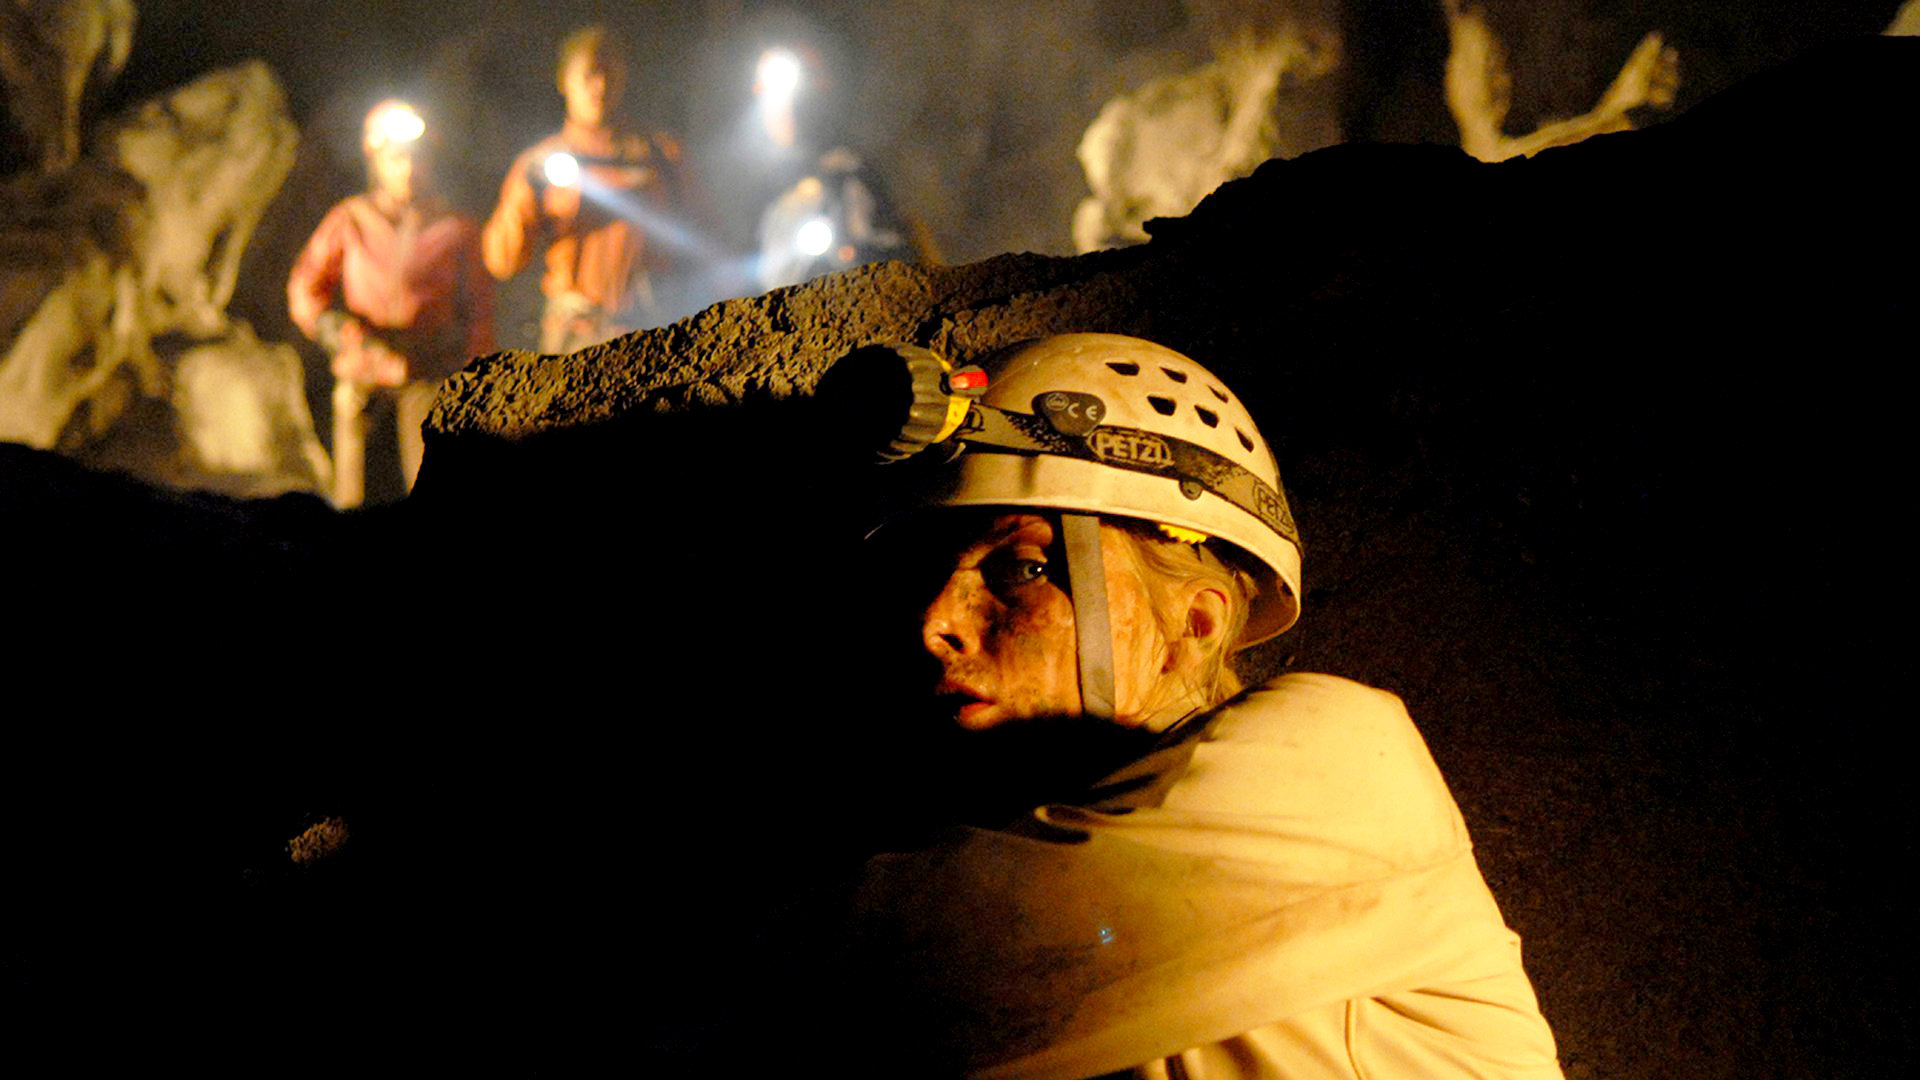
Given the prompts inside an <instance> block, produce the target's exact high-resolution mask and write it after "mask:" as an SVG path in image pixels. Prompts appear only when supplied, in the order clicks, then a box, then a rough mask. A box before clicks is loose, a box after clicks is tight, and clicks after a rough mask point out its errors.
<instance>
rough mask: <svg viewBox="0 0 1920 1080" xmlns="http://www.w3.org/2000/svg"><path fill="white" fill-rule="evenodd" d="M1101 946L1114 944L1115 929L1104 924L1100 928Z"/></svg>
mask: <svg viewBox="0 0 1920 1080" xmlns="http://www.w3.org/2000/svg"><path fill="white" fill-rule="evenodd" d="M1100 944H1102V945H1111V944H1113V927H1111V926H1106V925H1104V924H1103V925H1102V926H1101V927H1100Z"/></svg>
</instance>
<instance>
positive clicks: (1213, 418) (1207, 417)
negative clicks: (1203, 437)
mask: <svg viewBox="0 0 1920 1080" xmlns="http://www.w3.org/2000/svg"><path fill="white" fill-rule="evenodd" d="M1193 411H1194V412H1197V413H1199V414H1200V422H1201V423H1203V424H1205V425H1207V426H1208V427H1219V426H1220V414H1219V413H1217V412H1214V411H1213V410H1212V409H1203V408H1201V407H1200V406H1198V405H1195V406H1194V407H1193Z"/></svg>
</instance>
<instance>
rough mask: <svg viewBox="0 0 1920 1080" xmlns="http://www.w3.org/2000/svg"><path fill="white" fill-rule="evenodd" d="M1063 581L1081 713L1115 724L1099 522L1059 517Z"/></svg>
mask: <svg viewBox="0 0 1920 1080" xmlns="http://www.w3.org/2000/svg"><path fill="white" fill-rule="evenodd" d="M1060 530H1061V534H1062V538H1063V539H1064V540H1065V542H1066V551H1067V580H1068V584H1069V585H1070V586H1071V588H1072V591H1073V625H1074V632H1075V635H1076V636H1077V637H1078V638H1079V642H1078V645H1079V654H1080V711H1081V713H1082V714H1084V715H1086V716H1091V717H1097V718H1099V719H1102V720H1112V719H1113V718H1114V701H1113V629H1112V627H1111V626H1110V625H1109V623H1108V621H1107V567H1106V560H1105V559H1104V557H1103V556H1102V554H1101V551H1100V517H1099V515H1097V514H1074V513H1068V512H1065V511H1062V512H1061V514H1060Z"/></svg>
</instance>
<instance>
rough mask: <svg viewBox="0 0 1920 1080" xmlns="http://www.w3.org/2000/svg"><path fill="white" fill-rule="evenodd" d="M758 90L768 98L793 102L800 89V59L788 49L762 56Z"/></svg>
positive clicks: (765, 53)
mask: <svg viewBox="0 0 1920 1080" xmlns="http://www.w3.org/2000/svg"><path fill="white" fill-rule="evenodd" d="M755 74H756V75H757V77H758V84H757V89H758V90H759V91H760V93H761V94H763V95H765V96H766V97H768V98H772V99H774V100H778V101H791V100H792V99H793V95H794V92H795V91H797V90H799V89H800V58H799V57H798V56H795V55H794V54H793V53H792V52H790V51H788V50H786V49H768V50H767V51H766V52H764V53H762V54H760V67H759V69H758V71H757V72H756V73H755Z"/></svg>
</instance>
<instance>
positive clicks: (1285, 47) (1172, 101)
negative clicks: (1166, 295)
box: [1073, 26, 1339, 252]
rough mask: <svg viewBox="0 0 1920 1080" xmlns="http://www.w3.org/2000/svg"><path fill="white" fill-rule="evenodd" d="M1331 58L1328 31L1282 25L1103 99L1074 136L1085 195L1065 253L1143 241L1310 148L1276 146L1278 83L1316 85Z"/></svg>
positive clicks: (1333, 49) (1334, 57)
mask: <svg viewBox="0 0 1920 1080" xmlns="http://www.w3.org/2000/svg"><path fill="white" fill-rule="evenodd" d="M1338 61H1339V46H1338V43H1337V42H1336V41H1335V40H1333V39H1332V38H1331V37H1330V35H1329V33H1328V32H1325V31H1319V32H1313V33H1309V32H1305V31H1302V30H1300V29H1298V28H1295V27H1292V26H1287V27H1283V28H1282V29H1280V30H1279V31H1278V32H1275V33H1273V34H1271V35H1270V36H1268V37H1266V38H1264V39H1261V40H1255V39H1253V38H1251V37H1242V38H1241V39H1239V40H1237V41H1235V42H1233V43H1232V44H1229V45H1226V46H1223V47H1221V48H1220V49H1219V50H1218V51H1217V53H1216V56H1215V59H1214V60H1213V61H1212V62H1211V63H1208V64H1206V65H1204V66H1202V67H1200V68H1199V69H1197V70H1194V71H1190V72H1187V73H1185V74H1182V75H1175V76H1171V77H1168V78H1163V79H1155V80H1153V81H1152V82H1149V83H1147V84H1146V85H1144V86H1142V87H1141V88H1140V89H1138V90H1136V91H1134V92H1133V93H1131V94H1127V95H1124V96H1122V97H1118V98H1115V99H1114V100H1112V101H1110V102H1108V103H1107V106H1106V107H1105V108H1104V109H1102V110H1100V115H1099V116H1098V117H1097V118H1096V119H1095V120H1094V122H1093V124H1092V125H1091V126H1090V127H1088V128H1087V133H1086V135H1085V136H1084V137H1082V138H1081V140H1080V147H1079V157H1080V165H1081V168H1082V169H1083V170H1085V172H1086V176H1087V186H1088V187H1090V188H1092V189H1093V195H1092V196H1091V197H1089V198H1086V199H1083V200H1081V202H1080V205H1079V206H1078V207H1077V208H1076V209H1075V211H1074V215H1073V243H1074V247H1075V248H1076V249H1078V250H1079V251H1081V252H1088V251H1094V250H1097V249H1099V248H1103V247H1112V246H1115V245H1120V244H1137V243H1142V242H1144V241H1145V240H1146V239H1147V233H1146V228H1145V226H1146V223H1147V222H1148V221H1149V220H1151V219H1153V218H1157V217H1179V216H1181V215H1183V214H1186V213H1187V212H1188V211H1190V210H1192V209H1193V208H1194V207H1195V206H1197V205H1199V203H1200V200H1201V199H1203V198H1206V196H1207V195H1208V194H1209V193H1211V192H1212V191H1213V190H1214V189H1215V188H1217V187H1219V186H1220V185H1221V184H1223V183H1225V182H1227V181H1228V180H1234V179H1238V178H1239V177H1242V176H1245V175H1247V174H1248V173H1250V172H1252V171H1253V169H1254V167H1255V166H1256V165H1259V164H1260V163H1261V162H1263V161H1266V160H1267V159H1268V158H1271V157H1275V156H1278V155H1281V154H1283V152H1284V151H1285V150H1289V149H1291V150H1293V151H1294V152H1296V153H1297V152H1300V151H1301V150H1304V149H1312V147H1293V148H1289V147H1283V146H1282V145H1281V138H1280V133H1279V126H1278V124H1277V123H1276V121H1275V109H1276V105H1277V102H1278V100H1279V96H1280V93H1281V89H1282V87H1283V86H1285V85H1287V84H1289V83H1299V82H1305V81H1309V80H1313V79H1317V78H1319V77H1320V76H1322V75H1325V74H1326V73H1327V72H1329V71H1331V70H1332V69H1333V67H1334V66H1335V64H1337V63H1338ZM1326 141H1328V142H1331V141H1334V140H1333V139H1332V138H1328V139H1327V140H1326Z"/></svg>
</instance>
